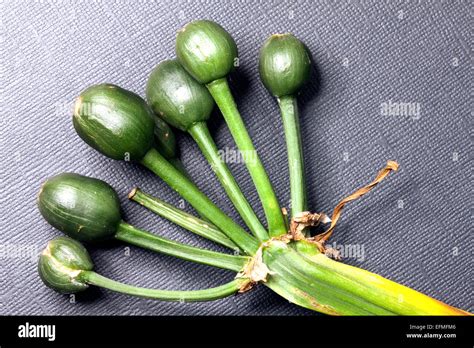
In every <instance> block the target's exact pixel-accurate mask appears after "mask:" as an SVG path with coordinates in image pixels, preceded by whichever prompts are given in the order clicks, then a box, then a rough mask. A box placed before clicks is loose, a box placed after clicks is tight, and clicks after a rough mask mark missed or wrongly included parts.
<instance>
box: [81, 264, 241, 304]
mask: <svg viewBox="0 0 474 348" xmlns="http://www.w3.org/2000/svg"><path fill="white" fill-rule="evenodd" d="M80 277H81V279H82V280H83V281H84V282H86V283H88V284H91V285H95V286H99V287H102V288H105V289H109V290H112V291H116V292H119V293H122V294H127V295H132V296H139V297H145V298H151V299H157V300H162V301H187V302H192V301H212V300H217V299H220V298H224V297H227V296H230V295H232V294H234V293H236V292H237V291H238V290H239V289H240V287H241V286H242V284H243V283H244V282H245V281H246V280H245V279H235V280H233V281H231V282H229V283H227V284H224V285H221V286H218V287H215V288H210V289H205V290H189V291H173V290H156V289H146V288H140V287H136V286H132V285H128V284H123V283H120V282H117V281H115V280H112V279H109V278H106V277H104V276H101V275H100V274H97V273H95V272H93V271H82V272H81V275H80Z"/></svg>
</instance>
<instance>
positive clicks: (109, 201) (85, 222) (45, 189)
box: [38, 173, 121, 241]
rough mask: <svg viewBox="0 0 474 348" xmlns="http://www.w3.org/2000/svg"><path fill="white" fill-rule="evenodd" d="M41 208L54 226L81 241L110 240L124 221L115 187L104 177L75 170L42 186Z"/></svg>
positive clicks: (58, 176)
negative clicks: (100, 178)
mask: <svg viewBox="0 0 474 348" xmlns="http://www.w3.org/2000/svg"><path fill="white" fill-rule="evenodd" d="M38 207H39V210H40V212H41V215H43V217H44V218H45V219H46V221H48V222H49V223H50V224H51V225H52V226H54V227H55V228H57V229H58V230H60V231H62V232H64V233H66V234H67V235H69V236H70V237H72V238H74V239H77V240H81V241H98V240H103V239H107V238H108V237H110V236H112V235H113V234H114V233H115V232H116V231H117V227H118V224H119V223H120V221H121V216H120V202H119V199H118V197H117V193H116V192H115V191H114V189H113V188H112V187H111V186H110V185H108V184H107V183H106V182H104V181H102V180H98V179H94V178H90V177H87V176H83V175H79V174H74V173H63V174H59V175H56V176H54V177H52V178H49V179H48V180H47V181H46V182H45V183H44V184H43V185H42V187H41V190H40V193H39V196H38Z"/></svg>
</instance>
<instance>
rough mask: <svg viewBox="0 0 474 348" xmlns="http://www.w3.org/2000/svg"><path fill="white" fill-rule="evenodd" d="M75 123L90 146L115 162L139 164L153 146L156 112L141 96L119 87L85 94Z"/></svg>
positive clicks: (77, 107)
mask: <svg viewBox="0 0 474 348" xmlns="http://www.w3.org/2000/svg"><path fill="white" fill-rule="evenodd" d="M73 123H74V128H75V129H76V131H77V133H78V134H79V136H80V137H81V138H82V139H83V140H84V141H85V142H86V143H87V144H89V145H90V146H91V147H93V148H94V149H96V150H97V151H99V152H101V153H103V154H104V155H106V156H108V157H110V158H113V159H118V160H134V161H139V160H141V159H142V158H143V156H144V155H145V154H146V153H147V152H148V150H149V149H150V148H151V147H152V146H153V128H154V123H153V112H152V111H151V109H150V108H149V107H148V105H147V104H146V102H145V101H144V100H143V99H142V98H140V97H139V96H138V95H136V94H135V93H132V92H130V91H127V90H125V89H123V88H120V87H118V86H115V85H110V84H101V85H95V86H92V87H89V88H87V89H86V90H85V91H83V92H82V93H81V95H80V96H79V97H78V98H77V100H76V104H75V108H74V117H73Z"/></svg>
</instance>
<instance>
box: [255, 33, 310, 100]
mask: <svg viewBox="0 0 474 348" xmlns="http://www.w3.org/2000/svg"><path fill="white" fill-rule="evenodd" d="M310 69H311V59H310V56H309V54H308V51H307V50H306V47H305V46H304V45H303V43H302V42H301V41H300V40H298V39H297V38H296V37H295V36H293V35H292V34H276V35H272V36H270V37H269V38H268V39H267V41H265V43H264V44H263V46H262V48H261V50H260V60H259V71H260V79H261V80H262V82H263V84H264V85H265V87H266V88H267V89H268V90H269V91H270V93H272V94H273V95H274V96H275V97H283V96H286V95H293V94H295V93H297V92H298V91H299V90H300V89H301V87H302V86H303V85H304V84H305V83H306V81H308V79H309V76H310Z"/></svg>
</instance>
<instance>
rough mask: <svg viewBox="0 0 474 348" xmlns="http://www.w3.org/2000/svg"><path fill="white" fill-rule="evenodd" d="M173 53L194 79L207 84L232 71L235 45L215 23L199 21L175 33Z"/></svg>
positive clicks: (235, 51)
mask: <svg viewBox="0 0 474 348" xmlns="http://www.w3.org/2000/svg"><path fill="white" fill-rule="evenodd" d="M176 54H177V56H178V59H179V61H180V63H181V64H182V65H183V67H184V68H185V69H186V70H187V71H188V72H189V73H190V74H191V75H192V76H193V77H194V78H195V79H196V80H198V81H199V82H200V83H202V84H207V83H210V82H212V81H214V80H217V79H220V78H223V77H226V76H227V75H228V74H229V73H230V72H231V71H232V70H233V69H234V64H235V60H236V58H237V45H236V44H235V41H234V39H233V38H232V36H230V34H229V33H228V32H227V31H225V29H224V28H222V27H221V26H220V25H219V24H217V23H215V22H212V21H208V20H199V21H194V22H191V23H188V24H186V26H185V27H184V28H182V29H181V30H180V31H179V32H178V36H177V38H176Z"/></svg>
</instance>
